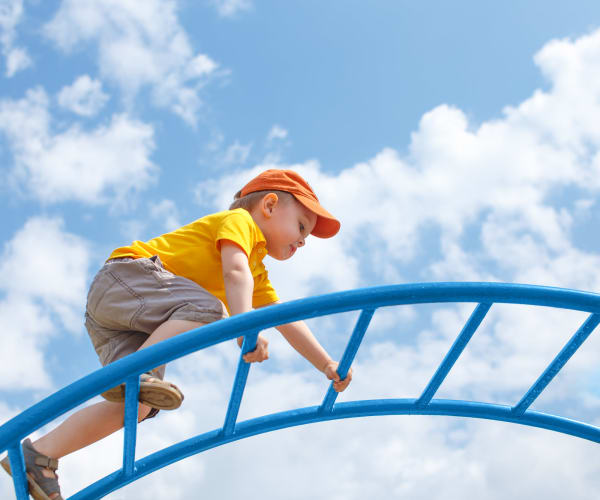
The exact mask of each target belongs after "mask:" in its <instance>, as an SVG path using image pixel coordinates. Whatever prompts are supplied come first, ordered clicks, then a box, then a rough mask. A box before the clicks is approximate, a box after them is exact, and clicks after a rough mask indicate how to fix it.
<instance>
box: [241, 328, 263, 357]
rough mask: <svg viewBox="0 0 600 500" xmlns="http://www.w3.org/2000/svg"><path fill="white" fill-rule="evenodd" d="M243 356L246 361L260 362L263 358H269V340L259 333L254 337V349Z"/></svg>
mask: <svg viewBox="0 0 600 500" xmlns="http://www.w3.org/2000/svg"><path fill="white" fill-rule="evenodd" d="M242 338H243V337H242ZM243 358H244V361H245V362H246V363H262V362H263V361H264V360H265V359H269V341H268V340H267V339H266V338H264V337H263V336H262V335H260V334H259V335H258V338H257V339H256V349H254V351H250V352H247V353H246V354H244V356H243Z"/></svg>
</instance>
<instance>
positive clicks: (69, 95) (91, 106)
mask: <svg viewBox="0 0 600 500" xmlns="http://www.w3.org/2000/svg"><path fill="white" fill-rule="evenodd" d="M108 99H109V97H108V95H107V94H105V93H104V92H103V91H102V82H101V81H100V80H92V79H91V78H90V77H89V75H82V76H80V77H79V78H77V80H75V81H74V82H73V84H72V85H69V86H66V87H63V88H62V89H61V91H60V92H59V93H58V103H59V104H60V105H61V106H62V107H63V108H66V109H69V110H71V111H73V112H74V113H77V114H78V115H81V116H93V115H95V114H96V113H98V111H100V110H101V109H102V108H103V107H104V105H105V104H106V102H107V101H108Z"/></svg>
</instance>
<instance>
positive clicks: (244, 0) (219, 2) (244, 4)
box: [210, 0, 253, 17]
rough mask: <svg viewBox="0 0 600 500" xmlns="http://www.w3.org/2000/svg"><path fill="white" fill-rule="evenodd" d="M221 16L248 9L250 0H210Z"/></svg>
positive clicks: (250, 5)
mask: <svg viewBox="0 0 600 500" xmlns="http://www.w3.org/2000/svg"><path fill="white" fill-rule="evenodd" d="M210 1H211V3H212V4H213V5H214V7H215V8H216V9H217V12H218V13H219V15H220V16H221V17H233V16H235V15H236V14H237V13H239V12H242V11H245V10H250V9H252V7H253V4H252V1H251V0H210Z"/></svg>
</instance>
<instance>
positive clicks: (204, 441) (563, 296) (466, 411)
mask: <svg viewBox="0 0 600 500" xmlns="http://www.w3.org/2000/svg"><path fill="white" fill-rule="evenodd" d="M445 302H467V303H475V304H477V305H476V307H475V309H474V311H473V313H472V314H471V316H470V317H469V319H468V320H467V322H466V324H465V326H464V327H463V329H462V331H461V332H460V333H459V335H458V337H457V338H456V340H455V342H454V344H453V345H452V347H451V348H450V350H449V351H448V353H447V354H446V356H445V358H444V359H443V360H442V362H441V363H440V365H439V367H438V369H437V370H436V372H435V373H434V374H433V376H432V378H431V380H430V381H429V382H428V383H427V385H425V388H424V390H423V392H422V394H421V395H420V396H419V397H417V398H406V399H378V400H365V401H352V402H346V403H337V404H336V403H335V400H336V397H337V393H336V392H335V391H334V390H333V386H332V385H330V386H329V388H328V390H327V392H326V394H325V397H324V399H323V402H322V404H321V405H319V406H312V407H307V408H298V409H295V410H291V411H285V412H280V413H275V414H271V415H265V416H262V417H258V418H254V419H251V420H246V421H243V422H238V421H237V416H238V411H239V408H240V404H241V401H242V396H243V393H244V389H245V386H246V380H247V377H248V372H249V369H250V365H249V364H247V363H245V362H244V361H243V359H242V358H241V355H240V360H239V363H238V368H237V373H236V376H235V379H234V383H233V389H232V392H231V397H230V400H229V405H228V407H227V410H226V414H225V418H224V423H223V426H222V427H221V428H219V429H215V430H212V431H209V432H206V433H203V434H199V435H197V436H195V437H192V438H190V439H187V440H184V441H182V442H180V443H177V444H174V445H172V446H169V447H167V448H164V449H162V450H160V451H157V452H155V453H153V454H151V455H148V456H146V457H144V458H141V459H139V460H136V457H135V446H136V431H137V394H138V391H139V375H140V374H141V373H143V372H145V371H147V370H149V369H151V368H153V367H155V366H158V365H161V364H163V363H166V362H169V361H172V360H174V359H178V358H181V357H183V356H186V355H188V354H190V353H193V352H196V351H198V350H201V349H205V348H207V347H210V346H212V345H215V344H217V343H220V342H224V341H227V340H230V339H234V338H236V337H239V336H244V337H245V339H244V344H243V346H242V353H241V354H242V355H243V354H244V353H246V352H249V351H251V350H253V349H254V347H255V345H256V338H257V335H258V333H259V332H260V331H261V330H263V329H265V328H270V327H273V326H277V325H280V324H285V323H289V322H291V321H296V320H300V319H308V318H314V317H319V316H325V315H329V314H334V313H340V312H347V311H355V310H357V311H361V314H360V316H359V318H358V321H357V323H356V326H355V327H354V330H353V332H352V334H351V336H350V339H349V341H348V344H347V346H346V349H345V351H344V354H343V356H342V359H341V361H340V365H339V367H338V373H339V375H340V377H341V378H345V377H346V375H347V373H348V370H349V368H350V365H351V364H352V361H353V360H354V357H355V355H356V353H357V351H358V349H359V347H360V344H361V341H362V339H363V337H364V335H365V332H366V330H367V328H368V326H369V323H370V321H371V318H372V317H373V314H374V313H375V311H376V310H377V309H378V308H380V307H384V306H394V305H406V304H427V303H445ZM494 303H511V304H527V305H532V306H547V307H555V308H563V309H572V310H577V311H585V312H588V313H590V315H589V316H588V318H587V319H586V321H585V322H584V323H583V324H582V325H581V327H580V328H579V329H578V330H577V331H576V332H575V333H574V335H573V336H572V337H571V339H570V340H569V341H568V342H567V344H566V345H565V346H564V348H563V349H562V350H561V351H560V352H559V353H558V355H557V356H556V358H555V359H554V360H553V361H552V362H551V363H550V364H549V365H548V366H547V367H546V369H545V370H544V371H543V373H542V374H541V375H540V376H539V378H538V379H537V381H536V382H535V383H534V384H533V385H532V386H531V388H530V389H529V390H528V391H527V392H526V393H525V394H524V395H523V397H522V398H521V399H520V401H518V402H517V403H516V404H515V405H514V406H512V407H511V406H504V405H497V404H492V403H483V402H474V401H456V400H445V399H433V397H434V395H435V393H436V392H437V390H438V389H439V387H440V385H441V384H442V383H443V381H444V379H445V378H446V376H447V375H448V373H449V372H450V370H451V369H452V367H453V366H454V364H455V362H456V360H457V359H458V357H459V356H460V354H461V353H462V351H463V350H464V348H465V347H466V345H467V344H468V342H469V341H470V339H471V338H472V336H473V335H474V333H475V331H476V330H477V328H478V327H479V325H480V324H481V322H482V321H483V319H484V318H485V316H486V314H487V312H488V311H489V309H490V308H491V307H492V305H493V304H494ZM599 322H600V295H598V294H594V293H589V292H581V291H577V290H567V289H561V288H550V287H541V286H532V285H517V284H504V283H419V284H408V285H395V286H381V287H374V288H365V289H359V290H352V291H346V292H340V293H334V294H329V295H321V296H317V297H311V298H307V299H302V300H296V301H293V302H287V303H284V304H279V305H276V306H272V307H267V308H263V309H260V310H257V311H251V312H249V313H246V314H242V315H239V316H235V317H232V318H228V319H226V320H222V321H218V322H216V323H212V324H210V325H206V326H204V327H202V328H200V329H197V330H192V331H189V332H186V333H183V334H181V335H178V336H177V337H174V338H172V339H169V340H166V341H164V342H161V343H160V344H157V345H154V346H152V347H150V348H148V349H144V350H142V351H139V352H137V353H135V354H133V355H131V356H128V357H127V358H124V359H121V360H119V361H117V362H115V363H112V364H111V365H109V366H106V367H104V368H102V369H100V370H98V371H96V372H94V373H91V374H90V375H88V376H86V377H84V378H82V379H80V380H78V381H77V382H74V383H73V384H71V385H69V386H67V387H65V388H63V389H61V390H60V391H58V392H56V393H54V394H53V395H51V396H49V397H47V398H46V399H44V400H43V401H40V402H39V403H37V404H35V405H33V406H32V407H30V408H29V409H27V410H25V411H24V412H22V413H21V414H19V415H17V416H16V417H14V418H13V419H11V420H9V421H8V422H6V423H5V424H4V425H2V427H0V452H2V451H5V450H8V454H9V457H10V464H11V468H12V471H13V480H14V486H15V493H16V497H17V499H18V500H25V499H27V498H28V496H27V495H28V494H27V485H26V478H25V472H24V463H23V455H22V451H21V447H20V442H21V440H22V439H23V438H25V437H26V436H28V435H29V434H31V433H32V432H34V431H35V430H37V429H39V428H40V427H42V426H43V425H45V424H47V423H48V422H50V421H52V420H54V419H55V418H57V417H58V416H60V415H62V414H64V413H66V412H68V411H69V410H71V409H73V408H75V407H76V406H78V405H80V404H82V403H84V402H86V401H88V400H89V399H91V398H92V397H94V396H96V395H98V394H100V393H101V392H103V391H105V390H107V389H109V388H110V387H113V386H115V385H116V384H118V383H120V382H121V381H126V402H125V432H124V444H123V467H122V468H121V469H119V470H117V471H115V472H113V473H112V474H110V475H108V476H106V477H104V478H102V479H100V480H99V481H97V482H95V483H93V484H91V485H89V486H88V487H86V488H84V489H83V490H81V491H80V492H79V493H77V494H75V495H74V496H72V497H70V499H69V500H84V499H96V498H101V497H102V496H104V495H107V494H108V493H110V492H112V491H115V490H117V489H119V488H121V487H123V486H125V485H126V484H129V483H131V482H133V481H136V480H137V479H139V478H141V477H143V476H145V475H147V474H150V473H151V472H153V471H156V470H158V469H160V468H162V467H165V466H167V465H169V464H171V463H173V462H176V461H178V460H181V459H183V458H186V457H189V456H192V455H195V454H197V453H201V452H203V451H205V450H208V449H210V448H214V447H217V446H221V445H223V444H225V443H230V442H232V441H237V440H239V439H244V438H247V437H250V436H254V435H256V434H261V433H265V432H270V431H273V430H276V429H282V428H286V427H292V426H296V425H303V424H309V423H314V422H320V421H324V420H335V419H340V418H352V417H365V416H375V415H447V416H460V417H475V418H485V419H492V420H502V421H506V422H512V423H517V424H523V425H530V426H534V427H541V428H544V429H549V430H553V431H556V432H562V433H565V434H570V435H573V436H576V437H580V438H583V439H588V440H591V441H595V442H600V428H598V427H595V426H593V425H590V424H586V423H583V422H577V421H574V420H571V419H567V418H564V417H560V416H555V415H549V414H545V413H542V412H537V411H532V410H529V409H528V408H529V407H530V406H531V404H532V403H533V402H534V401H535V399H536V398H537V397H538V396H539V395H540V393H541V392H542V391H543V390H544V389H545V388H546V387H547V385H548V384H549V383H550V381H551V380H552V379H553V378H554V377H555V376H556V374H557V373H558V372H559V371H560V370H561V368H562V367H563V366H564V365H565V363H566V362H567V361H568V360H569V359H570V358H571V356H572V355H573V354H574V353H575V351H576V350H577V349H578V348H579V347H580V346H581V344H582V343H583V342H584V341H585V340H586V338H587V337H588V336H589V335H590V334H591V333H592V331H593V330H594V328H595V327H596V326H597V325H598V323H599Z"/></svg>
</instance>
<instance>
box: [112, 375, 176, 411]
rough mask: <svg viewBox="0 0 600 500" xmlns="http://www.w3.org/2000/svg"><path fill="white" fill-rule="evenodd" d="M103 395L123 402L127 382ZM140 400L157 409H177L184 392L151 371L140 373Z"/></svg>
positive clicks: (115, 401)
mask: <svg viewBox="0 0 600 500" xmlns="http://www.w3.org/2000/svg"><path fill="white" fill-rule="evenodd" d="M150 379H152V381H151V380H150ZM101 396H102V397H103V398H104V399H106V400H107V401H111V402H113V403H122V402H123V401H125V384H124V383H123V384H120V385H118V386H116V387H113V388H112V389H109V390H108V391H105V392H103V393H102V394H101ZM138 401H139V402H140V403H142V404H145V405H146V406H149V407H151V408H156V409H157V410H175V409H176V408H179V407H180V406H181V402H182V401H183V394H182V392H181V391H180V390H179V388H178V387H177V386H176V385H175V384H171V383H170V382H165V381H164V380H160V378H158V377H157V376H156V375H155V374H153V373H152V372H151V371H150V372H147V373H142V374H141V375H140V393H139V396H138Z"/></svg>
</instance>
